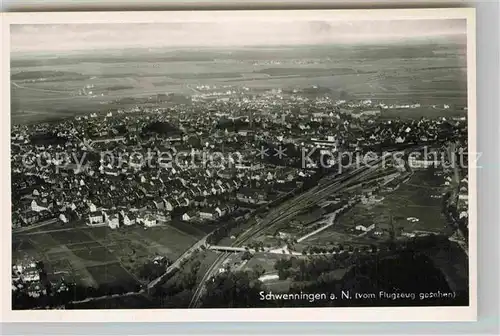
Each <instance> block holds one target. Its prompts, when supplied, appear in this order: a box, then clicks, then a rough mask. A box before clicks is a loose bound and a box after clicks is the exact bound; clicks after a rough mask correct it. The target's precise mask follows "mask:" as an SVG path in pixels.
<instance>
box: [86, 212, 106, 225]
mask: <svg viewBox="0 0 500 336" xmlns="http://www.w3.org/2000/svg"><path fill="white" fill-rule="evenodd" d="M87 225H88V226H106V225H107V224H106V214H105V213H104V212H103V211H94V212H91V213H90V214H89V218H88V222H87Z"/></svg>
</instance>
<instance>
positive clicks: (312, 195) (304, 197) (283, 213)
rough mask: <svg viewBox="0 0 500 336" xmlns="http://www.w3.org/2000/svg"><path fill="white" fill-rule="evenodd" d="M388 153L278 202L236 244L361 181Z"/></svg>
mask: <svg viewBox="0 0 500 336" xmlns="http://www.w3.org/2000/svg"><path fill="white" fill-rule="evenodd" d="M388 157H390V154H386V155H385V156H383V157H381V158H378V159H375V160H373V161H371V162H369V163H368V164H367V165H366V166H363V167H359V168H356V169H354V170H352V171H351V172H348V173H346V174H345V175H344V176H340V177H338V178H335V179H327V181H326V182H325V183H322V184H319V185H317V186H315V187H313V188H311V189H310V190H308V191H306V192H304V193H302V194H300V195H298V196H296V197H294V198H293V199H291V200H289V201H287V202H285V203H282V204H280V205H278V206H277V207H276V208H274V209H272V210H271V211H269V213H268V214H267V216H266V217H265V218H264V219H263V220H262V221H260V222H259V223H257V224H256V225H253V226H251V227H250V228H249V229H248V230H247V231H246V232H244V233H243V234H241V235H240V236H239V237H238V238H237V239H236V240H235V241H234V243H233V244H232V246H233V247H242V246H243V244H244V243H246V242H247V241H248V240H249V239H251V238H253V237H254V236H255V235H257V234H259V233H262V232H263V231H265V230H270V229H272V228H273V227H279V226H280V225H282V224H284V223H288V222H290V220H292V219H293V218H294V217H296V216H297V215H298V214H299V213H300V212H302V211H303V210H304V209H307V208H308V207H310V206H313V205H315V204H316V203H317V202H318V200H322V199H325V198H326V197H328V196H330V195H332V194H334V193H336V192H338V191H340V190H341V189H342V188H344V187H346V186H349V185H350V184H352V183H357V181H359V180H360V179H362V178H363V177H365V176H366V175H369V174H370V173H371V172H373V171H374V170H376V168H377V167H378V165H379V164H380V163H382V162H383V161H384V159H387V158H388ZM229 255H230V253H224V254H222V255H220V256H219V257H218V258H217V259H216V260H215V261H214V263H213V264H212V265H211V266H210V267H209V268H208V270H207V272H206V273H205V275H204V276H203V278H202V280H201V281H200V283H199V285H198V287H197V289H196V291H195V293H194V295H193V298H192V300H191V302H190V304H189V307H190V308H193V307H196V306H198V304H199V302H200V298H201V296H202V294H203V291H204V287H205V283H206V282H207V281H208V279H210V278H211V277H212V276H213V275H214V274H215V272H216V270H218V269H219V268H220V265H221V264H222V263H223V262H224V261H225V260H226V259H227V258H228V257H229Z"/></svg>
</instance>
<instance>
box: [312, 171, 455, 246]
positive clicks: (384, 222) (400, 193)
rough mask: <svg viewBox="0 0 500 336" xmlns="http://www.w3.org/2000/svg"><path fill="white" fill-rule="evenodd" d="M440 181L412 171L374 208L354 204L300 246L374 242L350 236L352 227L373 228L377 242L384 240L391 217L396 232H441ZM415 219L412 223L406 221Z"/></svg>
mask: <svg viewBox="0 0 500 336" xmlns="http://www.w3.org/2000/svg"><path fill="white" fill-rule="evenodd" d="M443 183H444V180H442V177H440V176H436V175H433V174H432V172H430V171H429V170H426V171H416V172H415V174H414V175H413V176H412V177H411V179H410V180H409V181H407V182H405V183H403V184H401V185H400V186H399V187H398V188H397V189H396V190H394V191H392V192H383V193H381V194H380V196H382V197H383V199H382V200H381V201H380V202H377V203H374V204H361V203H360V204H357V205H356V206H354V207H353V208H352V209H351V210H349V211H348V212H347V213H346V214H344V215H342V216H341V217H339V218H338V220H337V223H336V224H335V225H333V226H332V227H330V228H328V229H327V230H325V231H323V232H321V233H320V234H318V235H317V236H315V237H312V238H311V239H308V240H307V241H306V242H304V244H312V245H314V244H346V243H351V244H353V245H355V244H359V243H365V244H366V243H370V242H376V241H377V240H378V239H375V238H371V237H370V236H369V235H363V234H361V233H355V232H350V230H352V229H353V228H354V227H355V226H356V225H364V226H370V225H372V224H375V225H376V230H377V231H382V232H384V234H383V236H382V237H380V238H379V239H387V238H388V237H387V232H388V230H390V226H391V225H390V221H391V216H392V220H393V223H394V227H395V229H396V232H399V230H402V231H403V232H412V231H414V230H417V231H427V232H436V233H438V232H442V231H443V230H444V229H445V227H446V221H445V218H444V216H443V215H442V213H441V210H442V206H441V194H442V192H443ZM410 217H414V218H418V221H416V222H412V221H410V220H408V218H410Z"/></svg>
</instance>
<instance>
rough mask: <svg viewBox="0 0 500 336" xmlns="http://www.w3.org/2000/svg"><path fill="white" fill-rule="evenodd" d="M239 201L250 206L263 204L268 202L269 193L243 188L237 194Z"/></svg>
mask: <svg viewBox="0 0 500 336" xmlns="http://www.w3.org/2000/svg"><path fill="white" fill-rule="evenodd" d="M236 198H237V199H238V201H240V202H243V203H249V204H262V203H266V202H267V193H265V192H263V191H261V190H254V189H249V188H242V189H240V190H238V192H237V194H236Z"/></svg>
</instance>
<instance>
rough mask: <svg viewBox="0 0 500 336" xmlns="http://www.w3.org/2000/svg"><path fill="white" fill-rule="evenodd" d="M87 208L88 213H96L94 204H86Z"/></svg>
mask: <svg viewBox="0 0 500 336" xmlns="http://www.w3.org/2000/svg"><path fill="white" fill-rule="evenodd" d="M88 206H89V211H90V212H96V211H97V207H96V206H95V204H94V203H92V202H89V203H88Z"/></svg>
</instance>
